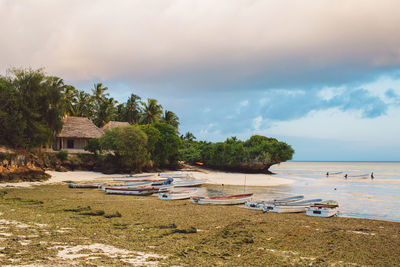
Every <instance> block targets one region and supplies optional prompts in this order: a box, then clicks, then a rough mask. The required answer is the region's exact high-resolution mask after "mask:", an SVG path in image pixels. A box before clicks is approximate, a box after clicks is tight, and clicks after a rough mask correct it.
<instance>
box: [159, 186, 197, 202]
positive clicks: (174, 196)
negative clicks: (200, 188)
mask: <svg viewBox="0 0 400 267" xmlns="http://www.w3.org/2000/svg"><path fill="white" fill-rule="evenodd" d="M196 193H197V188H192V189H186V190H180V191H169V192H161V193H158V198H159V199H164V200H179V199H189V198H190V197H191V196H193V195H195V194H196Z"/></svg>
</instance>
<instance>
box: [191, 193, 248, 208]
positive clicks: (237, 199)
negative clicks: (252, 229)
mask: <svg viewBox="0 0 400 267" xmlns="http://www.w3.org/2000/svg"><path fill="white" fill-rule="evenodd" d="M252 196H253V194H241V195H231V196H219V197H205V196H192V197H190V201H191V202H192V203H194V204H213V205H237V204H243V203H245V202H246V201H247V200H249V199H250V198H251V197H252Z"/></svg>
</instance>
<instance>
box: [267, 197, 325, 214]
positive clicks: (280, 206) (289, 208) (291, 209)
mask: <svg viewBox="0 0 400 267" xmlns="http://www.w3.org/2000/svg"><path fill="white" fill-rule="evenodd" d="M320 201H322V199H320V198H317V199H309V200H303V201H297V202H293V203H276V204H272V205H271V204H266V205H264V206H263V210H264V211H269V212H278V213H295V212H305V211H306V207H309V206H311V205H312V204H314V203H316V202H320Z"/></svg>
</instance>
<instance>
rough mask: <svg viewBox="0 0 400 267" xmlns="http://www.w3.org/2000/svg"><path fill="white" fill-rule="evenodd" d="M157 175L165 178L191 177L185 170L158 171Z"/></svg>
mask: <svg viewBox="0 0 400 267" xmlns="http://www.w3.org/2000/svg"><path fill="white" fill-rule="evenodd" d="M158 176H160V177H165V178H181V177H192V175H191V174H189V173H187V172H160V173H159V174H158Z"/></svg>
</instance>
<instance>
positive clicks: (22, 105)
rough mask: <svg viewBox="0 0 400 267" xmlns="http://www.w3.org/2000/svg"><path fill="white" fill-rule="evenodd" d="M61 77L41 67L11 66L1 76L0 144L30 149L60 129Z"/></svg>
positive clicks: (44, 142)
mask: <svg viewBox="0 0 400 267" xmlns="http://www.w3.org/2000/svg"><path fill="white" fill-rule="evenodd" d="M65 88H66V85H65V84H64V82H63V80H62V79H60V78H58V77H53V76H47V75H45V73H44V72H43V70H42V69H39V70H32V69H12V70H10V74H9V75H8V76H0V144H2V145H7V146H9V147H13V148H24V149H31V148H37V147H41V146H42V145H45V144H48V143H50V142H51V141H53V140H54V138H55V136H54V133H57V132H59V131H60V130H61V129H62V121H61V120H62V117H63V115H64V105H63V94H62V92H63V90H64V89H65Z"/></svg>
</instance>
